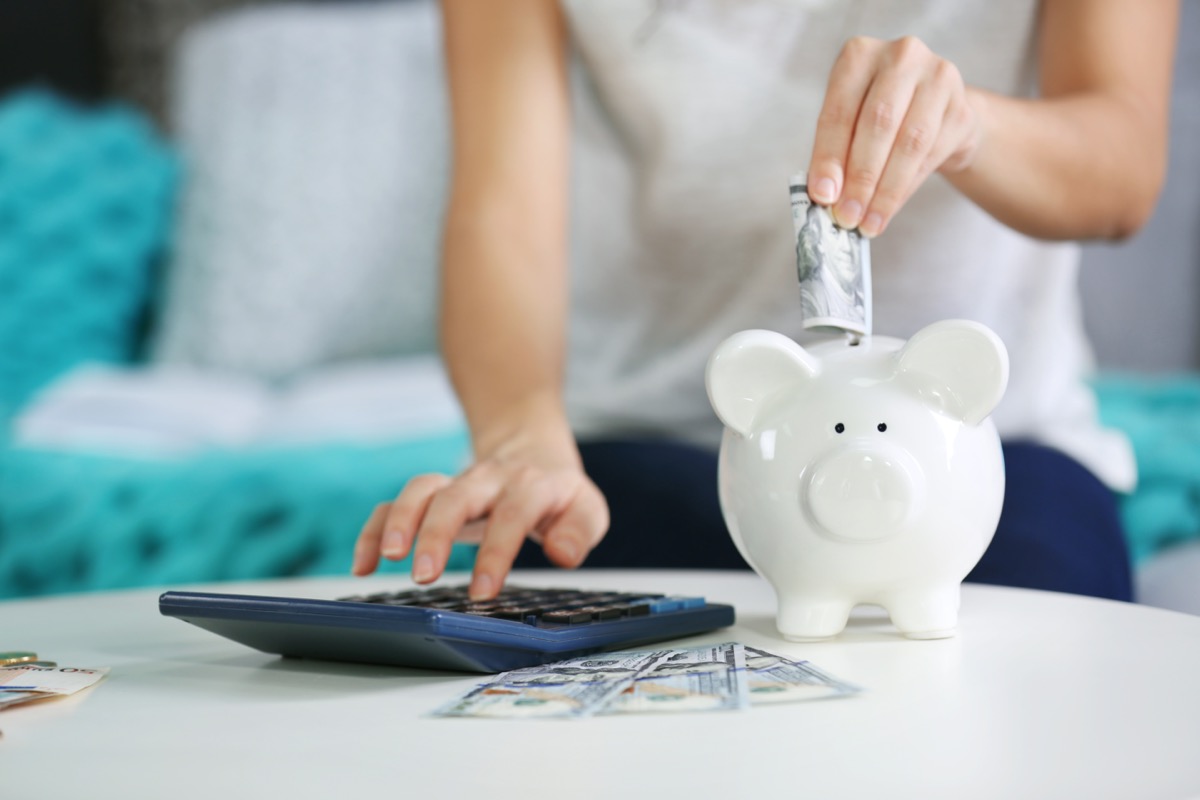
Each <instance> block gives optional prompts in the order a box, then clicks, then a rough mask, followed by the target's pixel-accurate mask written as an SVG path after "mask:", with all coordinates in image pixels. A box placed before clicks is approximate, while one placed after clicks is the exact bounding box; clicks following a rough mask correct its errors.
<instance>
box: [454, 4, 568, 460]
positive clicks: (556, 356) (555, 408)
mask: <svg viewBox="0 0 1200 800" xmlns="http://www.w3.org/2000/svg"><path fill="white" fill-rule="evenodd" d="M443 14H444V20H445V30H446V53H447V76H448V79H449V84H450V100H451V112H452V117H453V120H454V174H453V180H452V182H451V189H450V204H449V208H448V211H447V217H446V227H445V236H444V240H443V250H442V253H443V255H442V258H443V265H442V309H441V312H442V313H441V337H442V349H443V352H444V355H445V357H446V361H447V364H448V366H449V369H450V375H451V378H452V380H453V381H454V385H455V389H456V390H457V391H458V393H459V396H460V399H461V401H462V404H463V408H464V410H465V411H466V414H467V420H468V422H469V424H470V427H471V433H472V439H473V442H474V445H475V452H476V455H477V456H493V455H500V456H502V455H503V453H498V452H497V448H498V447H499V445H500V443H502V442H504V443H507V444H506V446H508V447H510V448H511V447H514V446H520V444H521V443H522V442H529V440H530V439H531V438H532V440H533V441H532V443H533V444H534V445H535V446H536V447H537V448H538V449H540V450H542V451H543V452H558V453H562V454H565V455H564V458H568V457H569V458H576V459H577V457H578V456H577V452H576V450H575V447H574V442H573V440H571V437H570V431H569V429H568V427H567V423H566V419H565V414H564V412H563V409H562V400H561V394H562V389H561V386H562V372H563V349H564V340H565V336H566V334H565V326H566V307H567V296H566V295H567V288H566V281H567V270H566V227H567V223H566V220H567V185H568V177H567V171H568V161H569V156H568V152H569V135H568V131H569V126H570V119H569V116H570V112H569V102H568V89H567V82H566V38H565V36H566V33H565V28H564V24H563V22H562V18H561V12H560V9H559V8H558V5H557V3H556V2H555V0H522V1H521V2H517V0H506V2H505V3H503V4H501V3H495V2H493V0H454V1H453V2H452V1H451V0H445V2H444V4H443ZM547 445H548V446H549V447H547Z"/></svg>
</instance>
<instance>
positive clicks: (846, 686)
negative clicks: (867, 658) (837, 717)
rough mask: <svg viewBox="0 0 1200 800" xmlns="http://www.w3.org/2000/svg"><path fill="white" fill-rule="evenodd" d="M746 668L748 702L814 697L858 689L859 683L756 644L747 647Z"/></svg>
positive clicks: (847, 692) (849, 692)
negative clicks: (835, 675) (856, 683)
mask: <svg viewBox="0 0 1200 800" xmlns="http://www.w3.org/2000/svg"><path fill="white" fill-rule="evenodd" d="M746 671H747V675H746V682H747V690H748V693H749V698H750V704H751V705H763V704H768V703H789V702H793V701H796V700H816V699H820V698H824V697H838V696H840V695H845V694H852V693H854V692H857V691H859V687H857V686H855V685H853V684H850V683H846V682H845V681H842V680H839V679H838V678H835V677H833V676H832V675H830V674H828V673H827V672H824V671H822V670H820V669H818V668H817V667H814V666H813V665H812V664H810V663H809V662H807V661H791V660H789V659H786V658H784V657H783V656H780V655H776V654H775V653H768V652H767V651H765V650H759V649H758V648H757V647H747V648H746Z"/></svg>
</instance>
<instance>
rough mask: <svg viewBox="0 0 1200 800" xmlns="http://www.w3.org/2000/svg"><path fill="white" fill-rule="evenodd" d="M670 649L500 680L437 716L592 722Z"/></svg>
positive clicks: (607, 656)
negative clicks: (589, 718)
mask: <svg viewBox="0 0 1200 800" xmlns="http://www.w3.org/2000/svg"><path fill="white" fill-rule="evenodd" d="M669 655H671V651H670V650H653V651H644V652H637V653H601V654H597V655H593V656H584V657H582V658H575V659H571V660H569V661H560V662H558V663H555V664H546V665H543V666H539V667H525V668H523V669H517V670H512V671H511V672H505V673H502V674H500V675H498V676H496V677H495V678H494V679H493V680H491V681H489V682H488V683H484V684H481V685H479V686H476V687H475V688H474V689H471V690H470V691H468V692H467V693H466V694H464V695H463V696H462V697H460V698H458V699H457V700H454V701H453V702H450V703H447V704H446V705H444V706H442V707H440V708H438V709H436V710H435V711H434V712H433V715H434V716H437V717H586V716H589V715H591V714H594V713H595V712H597V711H599V710H600V709H602V708H604V707H605V706H606V705H607V704H608V702H609V701H610V700H611V699H612V698H613V697H614V696H616V695H619V694H620V693H621V692H623V691H624V690H625V689H627V688H628V687H629V686H630V685H631V684H632V683H633V681H634V679H635V678H637V676H638V675H640V674H641V673H643V672H645V671H647V670H649V669H651V668H652V667H654V666H655V665H656V664H658V662H659V661H661V660H663V659H664V658H666V657H668V656H669Z"/></svg>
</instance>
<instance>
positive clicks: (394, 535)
mask: <svg viewBox="0 0 1200 800" xmlns="http://www.w3.org/2000/svg"><path fill="white" fill-rule="evenodd" d="M380 552H381V553H383V555H384V556H386V557H387V558H403V557H404V531H394V530H393V531H388V532H387V533H385V534H383V546H382V547H381V548H380Z"/></svg>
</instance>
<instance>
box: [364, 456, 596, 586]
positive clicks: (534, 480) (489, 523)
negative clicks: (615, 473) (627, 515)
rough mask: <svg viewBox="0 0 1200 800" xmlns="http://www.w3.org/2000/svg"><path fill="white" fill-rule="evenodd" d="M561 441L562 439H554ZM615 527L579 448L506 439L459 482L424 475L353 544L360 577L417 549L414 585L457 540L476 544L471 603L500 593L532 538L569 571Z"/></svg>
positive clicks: (442, 561) (437, 570) (379, 511)
mask: <svg viewBox="0 0 1200 800" xmlns="http://www.w3.org/2000/svg"><path fill="white" fill-rule="evenodd" d="M556 438H558V437H556ZM607 530H608V505H607V503H606V502H605V500H604V497H603V495H601V494H600V490H599V489H597V488H596V486H595V484H593V483H592V481H591V480H590V479H589V478H588V477H587V475H586V474H585V473H584V471H583V467H582V465H581V463H580V461H579V455H578V451H577V449H576V448H575V445H574V443H573V442H569V443H568V442H564V441H562V440H561V438H559V441H557V442H547V441H546V440H545V439H541V440H538V439H535V438H532V437H529V436H526V435H522V436H520V437H517V438H514V439H512V440H510V441H507V442H504V443H503V444H502V445H501V446H500V447H498V448H496V449H495V450H494V451H493V452H492V453H491V454H490V455H487V456H484V457H481V458H479V459H478V460H477V461H476V463H475V464H474V465H472V466H471V467H470V468H468V469H467V470H466V471H464V472H463V473H461V474H460V475H458V476H456V477H450V476H448V475H440V474H427V475H419V476H417V477H415V478H413V479H412V480H411V481H409V482H408V485H406V486H405V487H404V489H403V491H401V492H400V494H399V495H398V496H397V497H396V499H395V500H393V501H392V502H390V503H380V504H379V505H378V506H376V508H375V511H374V513H372V514H371V517H370V519H368V520H367V523H366V525H365V526H364V527H363V529H362V532H361V533H360V534H359V537H358V543H357V544H356V545H355V548H354V564H353V572H354V574H356V575H367V574H369V573H371V572H373V571H374V570H375V568H376V567H377V566H378V564H379V559H380V557H381V556H382V557H383V558H387V559H390V560H399V559H402V558H404V557H406V556H407V555H408V554H409V552H410V551H411V552H412V553H413V572H412V574H413V579H414V580H415V581H417V582H418V583H429V582H430V581H433V580H435V579H436V578H437V577H438V576H439V575H441V574H442V570H443V569H445V566H446V560H447V559H448V558H449V556H450V546H451V544H452V543H453V542H454V541H477V542H479V543H480V547H479V552H478V554H477V556H476V559H475V571H474V575H473V577H472V579H471V586H470V590H469V594H470V597H471V598H472V599H477V600H483V599H490V598H492V597H495V596H496V593H497V592H499V591H500V588H501V587H502V586H503V585H504V579H505V577H506V576H507V575H508V572H509V570H510V569H511V568H512V563H513V559H515V558H516V556H517V552H518V551H519V550H520V548H521V544H522V543H523V542H524V540H525V537H526V536H529V537H530V538H532V539H534V540H535V541H538V542H540V543H541V545H542V548H543V549H544V550H545V553H546V556H547V557H548V558H549V559H550V560H551V561H552V562H554V563H555V564H557V565H559V566H561V567H576V566H579V564H580V563H582V562H583V559H584V558H585V557H586V556H587V554H588V553H589V552H590V551H591V549H592V548H593V547H595V546H596V544H597V543H598V542H599V541H600V539H601V538H602V537H603V536H604V533H605V532H606V531H607Z"/></svg>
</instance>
